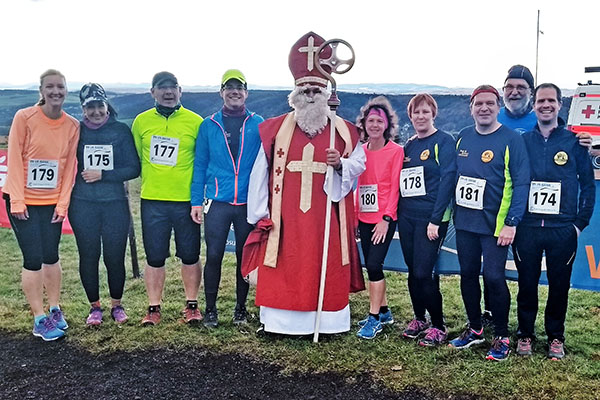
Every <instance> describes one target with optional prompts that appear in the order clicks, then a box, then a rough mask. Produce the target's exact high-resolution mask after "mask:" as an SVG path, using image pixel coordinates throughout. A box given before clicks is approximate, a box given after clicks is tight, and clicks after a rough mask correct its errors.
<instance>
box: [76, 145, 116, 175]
mask: <svg viewBox="0 0 600 400" xmlns="http://www.w3.org/2000/svg"><path fill="white" fill-rule="evenodd" d="M83 167H84V169H95V170H98V169H100V170H105V171H107V170H112V169H114V161H113V147H112V144H107V145H102V144H86V145H85V147H84V148H83Z"/></svg>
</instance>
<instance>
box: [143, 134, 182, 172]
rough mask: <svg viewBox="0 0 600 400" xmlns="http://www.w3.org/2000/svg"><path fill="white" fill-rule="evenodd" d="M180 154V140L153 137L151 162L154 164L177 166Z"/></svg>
mask: <svg viewBox="0 0 600 400" xmlns="http://www.w3.org/2000/svg"><path fill="white" fill-rule="evenodd" d="M178 153H179V139H177V138H171V137H165V136H152V139H151V140H150V162H151V163H152V164H160V165H168V166H171V167H174V166H175V165H177V154H178Z"/></svg>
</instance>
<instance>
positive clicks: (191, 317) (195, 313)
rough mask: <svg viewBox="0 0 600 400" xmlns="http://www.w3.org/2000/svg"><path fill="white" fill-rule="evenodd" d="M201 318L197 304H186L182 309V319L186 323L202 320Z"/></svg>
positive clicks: (195, 322)
mask: <svg viewBox="0 0 600 400" xmlns="http://www.w3.org/2000/svg"><path fill="white" fill-rule="evenodd" d="M202 318H203V317H202V313H201V312H200V310H199V309H198V306H197V305H196V306H195V307H190V305H189V304H188V305H187V306H186V307H185V308H184V309H183V319H184V320H185V323H186V324H197V323H199V322H200V321H202Z"/></svg>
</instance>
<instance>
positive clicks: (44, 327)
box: [32, 317, 65, 342]
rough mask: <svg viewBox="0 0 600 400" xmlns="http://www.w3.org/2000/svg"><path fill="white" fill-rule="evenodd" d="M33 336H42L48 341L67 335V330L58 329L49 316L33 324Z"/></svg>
mask: <svg viewBox="0 0 600 400" xmlns="http://www.w3.org/2000/svg"><path fill="white" fill-rule="evenodd" d="M32 333H33V336H37V337H41V338H42V339H44V340H45V341H46V342H49V341H52V340H56V339H59V338H61V337H63V336H65V332H64V331H62V330H60V329H58V328H57V327H56V326H55V325H54V322H52V320H51V319H50V318H49V317H44V318H42V319H41V320H40V321H39V322H38V323H37V324H36V323H34V324H33V332H32Z"/></svg>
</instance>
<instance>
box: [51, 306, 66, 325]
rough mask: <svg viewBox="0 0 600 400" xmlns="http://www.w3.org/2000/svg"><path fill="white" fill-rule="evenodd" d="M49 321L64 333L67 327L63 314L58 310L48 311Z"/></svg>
mask: <svg viewBox="0 0 600 400" xmlns="http://www.w3.org/2000/svg"><path fill="white" fill-rule="evenodd" d="M50 319H51V320H52V322H53V323H54V326H56V327H57V328H58V329H60V330H61V331H64V330H65V329H67V328H68V327H69V325H68V324H67V321H65V315H64V314H63V312H62V310H61V309H60V308H55V309H53V310H50Z"/></svg>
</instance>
